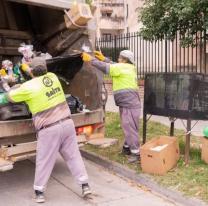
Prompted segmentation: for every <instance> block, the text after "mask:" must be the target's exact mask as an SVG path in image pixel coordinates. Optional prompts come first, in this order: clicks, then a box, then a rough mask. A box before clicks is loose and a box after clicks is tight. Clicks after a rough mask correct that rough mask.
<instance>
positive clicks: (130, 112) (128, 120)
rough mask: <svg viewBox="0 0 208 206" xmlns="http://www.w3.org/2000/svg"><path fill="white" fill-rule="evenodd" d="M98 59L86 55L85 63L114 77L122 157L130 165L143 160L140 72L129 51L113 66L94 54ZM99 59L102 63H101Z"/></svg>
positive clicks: (99, 54)
mask: <svg viewBox="0 0 208 206" xmlns="http://www.w3.org/2000/svg"><path fill="white" fill-rule="evenodd" d="M94 53H95V56H96V57H97V58H95V57H92V56H90V55H89V54H86V53H83V55H82V58H83V61H85V62H90V63H91V64H92V65H93V66H94V67H96V68H97V69H99V70H100V71H102V72H103V73H104V74H110V75H111V76H112V77H113V94H114V99H115V103H116V105H117V106H119V111H120V117H121V121H122V130H123V134H124V145H123V149H122V151H121V152H120V155H131V156H130V158H129V159H128V161H127V163H133V162H136V161H139V160H140V152H139V147H140V139H139V134H138V131H139V117H140V112H141V102H140V97H139V93H138V84H137V72H136V67H135V66H134V55H133V53H132V52H131V51H129V50H124V51H122V52H121V53H120V56H119V59H118V62H119V63H114V62H112V61H110V60H109V59H107V58H105V57H104V56H103V55H102V54H101V53H100V52H98V51H95V52H94ZM98 59H99V60H98Z"/></svg>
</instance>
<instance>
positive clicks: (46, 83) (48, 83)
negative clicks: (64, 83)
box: [43, 77, 53, 87]
mask: <svg viewBox="0 0 208 206" xmlns="http://www.w3.org/2000/svg"><path fill="white" fill-rule="evenodd" d="M43 84H44V85H45V86H46V87H51V86H52V85H53V81H52V80H51V79H50V78H48V77H44V78H43Z"/></svg>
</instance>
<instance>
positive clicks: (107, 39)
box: [103, 34, 111, 42]
mask: <svg viewBox="0 0 208 206" xmlns="http://www.w3.org/2000/svg"><path fill="white" fill-rule="evenodd" d="M103 38H104V40H105V41H107V42H111V34H103Z"/></svg>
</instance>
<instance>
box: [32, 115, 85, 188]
mask: <svg viewBox="0 0 208 206" xmlns="http://www.w3.org/2000/svg"><path fill="white" fill-rule="evenodd" d="M58 152H59V153H60V154H61V156H62V157H63V159H64V160H65V162H66V164H67V165H68V167H69V169H70V171H71V173H72V175H73V177H74V179H75V180H76V181H77V183H78V184H79V185H81V184H85V183H87V182H88V175H87V172H86V169H85V166H84V163H83V160H82V157H81V154H80V151H79V148H78V144H77V137H76V131H75V126H74V123H73V121H72V120H71V119H68V120H65V121H63V122H60V123H58V124H56V125H54V126H51V127H49V128H46V129H42V130H40V131H39V132H38V134H37V156H36V170H35V182H34V189H35V190H39V191H44V190H45V189H46V186H47V182H48V180H49V178H50V175H51V173H52V170H53V167H54V164H55V162H56V157H57V153H58Z"/></svg>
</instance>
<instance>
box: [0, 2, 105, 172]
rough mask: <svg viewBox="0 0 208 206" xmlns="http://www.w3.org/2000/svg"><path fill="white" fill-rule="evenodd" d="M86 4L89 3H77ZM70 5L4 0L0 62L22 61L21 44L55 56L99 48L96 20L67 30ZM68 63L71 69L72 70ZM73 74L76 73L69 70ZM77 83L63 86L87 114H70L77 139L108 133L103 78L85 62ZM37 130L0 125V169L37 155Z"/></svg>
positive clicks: (22, 123)
mask: <svg viewBox="0 0 208 206" xmlns="http://www.w3.org/2000/svg"><path fill="white" fill-rule="evenodd" d="M77 2H78V3H85V0H83V1H82V0H80V1H77ZM71 7H72V2H70V1H68V0H65V1H63V0H44V1H42V0H0V63H1V62H2V61H3V60H6V59H7V60H10V61H12V62H13V63H14V64H15V63H16V62H18V61H19V60H20V59H21V58H22V54H21V53H19V52H18V47H19V46H20V44H21V43H25V44H27V45H33V47H34V50H36V51H41V52H44V53H46V52H47V53H49V54H50V55H51V56H52V57H57V56H64V55H69V54H72V53H73V51H74V50H78V51H84V50H86V49H87V50H88V52H90V51H93V47H94V46H95V45H94V44H95V28H96V27H95V20H94V19H92V20H90V21H89V22H88V23H87V24H86V25H84V26H79V25H77V24H76V25H77V26H78V27H75V28H73V29H68V28H67V27H66V23H65V19H64V15H65V14H66V11H69V10H70V9H71ZM70 69H71V68H70V64H69V71H70ZM71 72H72V73H73V72H75V71H71ZM72 76H73V79H67V82H68V83H66V82H62V86H63V89H64V92H65V94H72V95H74V96H77V97H78V98H79V99H81V100H82V102H83V104H84V105H86V108H87V109H88V110H89V111H88V112H80V113H76V114H73V115H72V119H73V121H74V123H75V127H76V130H77V131H79V132H78V133H77V139H78V140H79V139H80V138H82V137H83V135H84V134H85V133H92V132H93V131H95V130H96V131H97V132H98V133H104V132H105V122H104V120H105V113H104V105H105V103H106V90H103V75H102V73H101V72H100V71H99V70H97V69H95V68H93V67H92V66H91V65H90V64H89V63H84V64H83V67H82V68H81V70H80V71H78V73H76V74H75V75H72ZM36 145H37V142H36V130H35V128H34V125H33V121H32V119H21V120H9V121H0V171H1V172H3V171H7V170H11V169H12V168H13V166H14V165H15V164H14V162H17V161H21V160H26V159H28V158H30V157H31V156H35V155H36Z"/></svg>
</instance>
